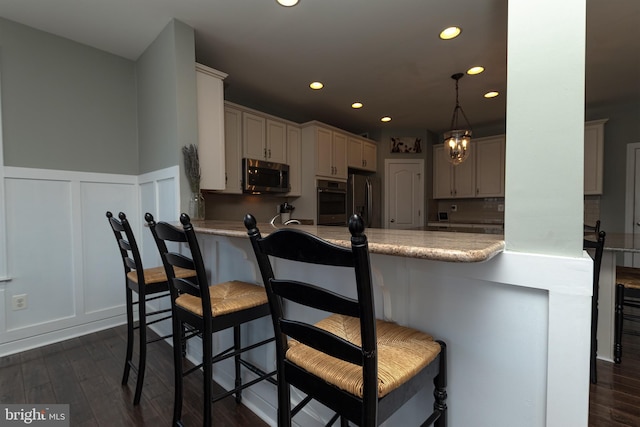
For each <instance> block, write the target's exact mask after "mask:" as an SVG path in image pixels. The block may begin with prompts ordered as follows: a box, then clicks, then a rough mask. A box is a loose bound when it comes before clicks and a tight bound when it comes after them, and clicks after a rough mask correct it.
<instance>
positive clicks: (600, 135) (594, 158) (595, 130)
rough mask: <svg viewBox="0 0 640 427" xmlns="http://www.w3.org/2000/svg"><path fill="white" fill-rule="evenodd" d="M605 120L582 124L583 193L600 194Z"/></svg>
mask: <svg viewBox="0 0 640 427" xmlns="http://www.w3.org/2000/svg"><path fill="white" fill-rule="evenodd" d="M606 122H607V119H605V120H595V121H592V122H587V123H586V124H585V126H584V194H586V195H593V194H602V181H603V180H602V176H603V172H602V169H603V161H604V124H605V123H606Z"/></svg>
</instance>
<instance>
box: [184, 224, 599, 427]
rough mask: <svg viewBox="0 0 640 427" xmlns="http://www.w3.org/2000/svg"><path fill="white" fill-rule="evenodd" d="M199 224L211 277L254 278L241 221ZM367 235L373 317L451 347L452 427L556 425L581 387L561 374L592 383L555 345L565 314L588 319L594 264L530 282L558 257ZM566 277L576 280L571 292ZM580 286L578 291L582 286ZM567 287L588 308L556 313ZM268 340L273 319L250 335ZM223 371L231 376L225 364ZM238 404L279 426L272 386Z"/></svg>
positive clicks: (458, 240)
mask: <svg viewBox="0 0 640 427" xmlns="http://www.w3.org/2000/svg"><path fill="white" fill-rule="evenodd" d="M258 226H259V228H260V230H261V232H262V233H263V234H265V235H266V234H268V233H270V232H272V231H273V230H275V229H276V228H279V227H282V226H281V225H278V226H272V225H270V224H268V223H263V224H259V225H258ZM194 227H195V230H196V232H197V233H198V235H199V238H200V241H201V247H202V250H203V255H204V258H205V262H206V263H207V264H208V267H209V268H211V276H212V277H211V280H212V281H213V282H217V281H223V280H232V279H238V280H248V281H255V282H259V281H260V274H259V270H258V267H257V265H256V263H255V259H254V255H253V250H252V248H251V244H250V242H249V239H248V237H247V234H246V229H245V228H244V225H243V224H242V222H241V221H240V220H239V221H215V220H213V221H209V220H207V221H194ZM287 227H294V228H298V229H301V230H306V231H309V232H311V233H313V234H317V235H319V236H320V237H323V238H325V239H327V240H330V241H332V242H334V243H336V244H338V245H343V246H348V245H349V244H350V243H349V232H348V230H347V228H346V227H322V226H305V225H294V226H287ZM365 233H366V234H367V237H368V239H369V248H370V252H371V264H372V273H373V280H374V288H375V289H374V293H375V301H376V314H377V316H378V317H381V318H385V319H387V320H392V321H395V322H398V323H399V324H402V325H408V326H412V327H415V328H418V329H420V330H423V331H425V332H427V333H430V334H433V335H434V337H437V338H441V339H443V340H444V341H446V342H447V345H448V348H449V354H448V363H449V374H448V375H449V378H448V387H447V389H448V394H449V399H448V402H447V403H448V406H449V425H450V426H451V427H453V426H460V427H462V426H470V425H474V426H513V425H531V426H537V425H554V423H553V422H551V423H549V422H548V418H549V416H552V415H550V414H553V413H554V412H555V410H554V408H553V407H554V406H555V405H563V402H562V400H563V399H566V398H573V396H572V395H571V394H566V393H565V392H566V390H569V391H570V392H571V393H574V394H576V393H577V394H579V393H580V392H581V389H580V387H581V386H582V384H581V381H575V382H571V383H569V384H568V385H566V384H565V385H564V386H563V387H561V388H558V387H557V384H559V383H560V382H563V381H564V380H563V379H562V372H566V371H567V369H566V368H564V367H565V366H570V364H575V363H578V364H584V372H585V377H584V378H585V380H584V382H585V383H586V382H587V381H588V352H587V351H585V354H586V355H585V357H584V358H580V357H578V358H576V356H575V355H572V352H573V351H574V350H573V349H572V348H571V346H572V341H571V340H559V339H558V338H559V337H561V336H570V335H571V334H574V335H575V334H576V332H575V331H573V330H572V327H571V325H572V324H573V323H572V322H570V321H569V320H570V319H572V318H581V317H584V316H588V315H589V301H590V296H589V292H590V288H589V286H587V284H588V282H589V279H588V278H589V277H590V276H589V275H590V272H591V270H590V259H589V258H588V257H587V258H578V259H572V260H568V261H567V262H563V263H558V265H557V268H556V269H555V270H553V273H549V274H548V276H549V277H548V278H545V280H543V281H537V280H535V279H531V278H530V276H531V274H530V271H531V269H537V270H538V271H545V268H544V266H545V265H548V264H549V262H553V260H550V259H548V258H547V257H544V256H541V257H540V261H538V260H536V259H532V257H531V256H526V255H523V254H518V253H509V252H504V246H505V242H504V240H503V237H502V236H500V235H490V234H471V233H447V232H433V231H415V230H411V231H409V230H388V229H367V230H365ZM567 265H568V266H567ZM274 268H276V269H286V270H287V272H288V273H289V275H290V278H292V279H294V280H295V279H302V278H304V279H305V280H307V281H313V277H325V278H326V276H327V274H329V275H331V276H333V277H335V281H334V283H335V289H334V291H336V292H344V289H346V288H347V286H345V283H351V282H353V281H354V278H353V277H350V275H349V274H346V275H345V272H344V271H341V270H340V269H339V268H336V269H333V270H327V269H326V267H322V268H321V267H311V268H308V267H307V268H304V269H302V268H300V267H299V266H296V265H295V264H293V263H291V262H288V261H279V262H277V263H276V264H275V265H274ZM568 270H570V271H568ZM576 270H578V274H577V275H576ZM528 272H529V273H528ZM569 276H572V277H573V278H572V280H571V281H572V282H575V283H572V286H570V287H569V288H567V286H566V284H567V283H566V281H567V277H569ZM576 277H577V278H576ZM582 282H584V283H585V286H579V285H577V284H578V283H582ZM573 285H575V286H573ZM567 292H569V293H572V294H574V295H572V298H574V297H575V298H577V299H578V300H579V301H580V302H581V303H582V302H583V303H584V304H573V305H571V306H567V307H562V308H561V307H560V306H558V304H557V302H558V300H562V298H563V294H565V293H567ZM558 294H561V295H560V298H559V299H558ZM290 309H295V308H290ZM271 333H272V329H271V324H270V321H269V320H268V319H260V320H259V321H256V322H254V323H252V324H251V325H250V334H256V335H258V336H262V335H264V336H268V335H269V334H271ZM587 334H588V333H587ZM577 335H580V332H577ZM225 340H231V335H230V334H229V335H226V336H223V337H222V338H220V342H219V343H218V344H219V345H220V346H221V348H222V347H223V346H224V345H223V344H226V341H225ZM550 341H553V342H554V349H553V350H551V349H550V346H549V345H548V343H549V342H550ZM565 347H566V348H565ZM192 350H193V351H192ZM273 352H274V350H273V349H269V350H266V351H264V350H263V351H256V352H254V353H253V354H252V356H251V357H252V359H253V361H254V362H255V363H257V364H258V366H260V365H262V367H264V368H273V367H274V354H273ZM189 353H190V354H191V355H192V357H193V358H194V359H197V358H198V357H199V355H198V354H197V349H196V348H193V349H191V348H190V349H189ZM558 354H561V356H558ZM576 360H577V362H576ZM583 362H584V363H583ZM228 368H229V370H228V372H232V369H231V366H229V367H228ZM214 375H215V376H216V380H217V381H218V382H219V383H220V384H222V385H223V386H224V387H227V388H230V387H231V386H232V384H233V379H232V377H231V376H228V375H227V367H226V366H224V367H223V368H222V369H220V370H219V371H216V372H215V373H214ZM250 379H251V378H247V380H250ZM564 383H566V381H564ZM292 396H293V399H294V400H295V401H299V400H300V399H301V398H302V397H301V396H300V395H299V394H297V393H296V392H293V394H292ZM567 396H568V397H567ZM432 401H433V398H432V396H430V394H429V393H428V391H424V392H422V393H421V394H419V395H418V396H416V398H414V399H413V400H412V401H410V402H409V403H408V404H407V405H406V406H405V407H404V408H402V410H401V411H399V412H398V413H396V414H395V415H394V417H393V418H391V419H390V420H388V421H387V423H386V424H385V425H387V426H393V425H415V424H416V420H417V418H419V417H416V414H421V413H422V412H424V411H425V408H426V407H430V406H431V403H429V402H432ZM243 403H245V404H246V405H247V406H248V407H249V408H251V409H252V410H253V411H254V412H255V413H257V414H258V415H259V416H261V417H262V418H264V419H265V420H268V422H270V423H273V422H274V420H275V419H276V398H275V388H274V387H273V386H272V385H271V384H268V383H259V384H256V385H255V386H253V387H251V388H250V389H248V390H247V391H246V392H245V394H243ZM498 409H499V410H498ZM571 416H572V415H569V417H571ZM329 417H330V414H328V413H327V412H326V410H325V408H323V407H321V406H320V405H315V406H312V407H311V408H309V409H305V410H304V411H302V412H301V413H300V414H298V415H297V420H296V421H297V423H298V424H299V425H305V426H320V425H324V424H325V423H326V421H327V420H328V418H329ZM518 420H527V422H526V423H524V424H522V423H520V422H519V421H518ZM576 425H577V424H576Z"/></svg>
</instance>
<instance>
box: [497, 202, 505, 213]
mask: <svg viewBox="0 0 640 427" xmlns="http://www.w3.org/2000/svg"><path fill="white" fill-rule="evenodd" d="M498 212H504V205H503V204H502V203H501V204H499V205H498Z"/></svg>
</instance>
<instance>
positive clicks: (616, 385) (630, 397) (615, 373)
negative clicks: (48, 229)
mask: <svg viewBox="0 0 640 427" xmlns="http://www.w3.org/2000/svg"><path fill="white" fill-rule="evenodd" d="M627 328H628V329H629V330H630V331H631V332H633V333H634V334H631V333H625V334H623V337H622V346H623V351H622V363H621V364H619V365H615V364H613V363H608V362H603V361H600V360H598V384H595V385H594V384H591V390H590V393H589V427H614V426H615V427H619V426H634V427H640V335H635V334H640V324H639V323H634V322H625V329H627Z"/></svg>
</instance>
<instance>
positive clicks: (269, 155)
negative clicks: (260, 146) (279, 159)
mask: <svg viewBox="0 0 640 427" xmlns="http://www.w3.org/2000/svg"><path fill="white" fill-rule="evenodd" d="M269 158H271V148H269Z"/></svg>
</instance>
